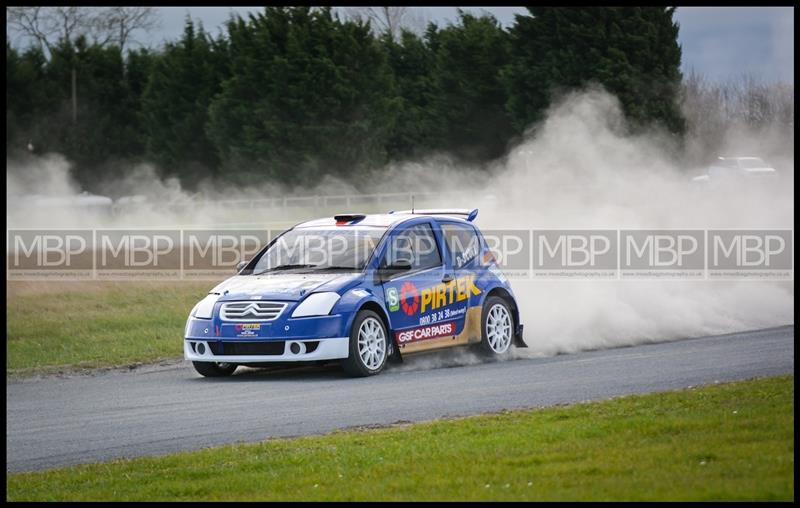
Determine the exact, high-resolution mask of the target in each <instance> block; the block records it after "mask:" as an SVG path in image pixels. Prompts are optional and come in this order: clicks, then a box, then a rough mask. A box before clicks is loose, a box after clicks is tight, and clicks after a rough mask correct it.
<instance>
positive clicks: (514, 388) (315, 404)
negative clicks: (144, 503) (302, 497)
mask: <svg viewBox="0 0 800 508" xmlns="http://www.w3.org/2000/svg"><path fill="white" fill-rule="evenodd" d="M439 355H442V353H439ZM423 358H424V357H420V356H417V357H416V358H414V359H410V360H409V361H407V362H406V364H404V365H403V366H401V367H400V368H398V367H394V368H391V369H390V370H388V371H385V372H384V373H382V374H381V375H379V376H376V377H372V378H366V379H349V378H346V377H344V375H343V374H342V373H341V371H340V370H339V369H338V368H334V367H306V368H299V369H298V368H294V369H288V370H287V369H278V370H272V371H263V370H249V371H245V372H244V373H242V374H237V375H235V376H234V377H232V378H228V379H221V380H220V379H205V378H201V377H199V376H198V375H197V374H196V373H195V372H194V370H193V369H192V368H191V365H189V364H186V363H176V364H173V365H168V366H160V367H148V368H142V369H136V370H133V371H130V372H122V371H111V372H106V373H102V374H97V375H77V376H73V377H66V378H63V377H62V378H53V377H50V378H41V379H27V380H22V381H13V380H12V381H8V382H7V385H6V402H7V409H6V460H7V466H6V467H7V471H25V470H35V469H46V468H51V467H57V466H62V465H68V464H77V463H84V462H99V461H107V460H111V459H115V458H122V457H134V456H140V455H157V454H164V453H170V452H176V451H179V450H189V449H197V448H203V447H208V446H214V445H221V444H226V443H233V442H241V441H259V440H264V439H267V438H270V437H278V436H297V435H303V434H320V433H325V432H329V431H332V430H335V429H341V428H347V427H358V426H367V425H386V424H392V423H397V422H408V421H412V422H413V421H422V420H431V419H435V418H439V417H450V416H462V415H471V414H477V413H483V412H491V411H499V410H502V409H515V408H532V407H541V406H549V405H554V404H563V403H570V402H578V401H586V400H596V399H607V398H610V397H614V396H618V395H625V394H631V393H645V392H653V391H661V390H669V389H676V388H684V387H687V386H695V385H700V384H708V383H715V382H721V381H728V380H735V379H745V378H752V377H760V376H769V375H776V374H786V373H793V372H794V326H793V325H792V326H783V327H779V328H770V329H765V330H758V331H751V332H744V333H736V334H728V335H719V336H713V337H703V338H694V339H687V340H680V341H673V342H666V343H659V344H649V345H641V346H633V347H625V348H617V349H606V350H598V351H589V352H582V353H576V354H570V355H559V356H555V357H549V358H531V359H516V360H511V361H505V362H494V363H482V364H471V365H462V366H457V367H449V368H434V369H428V370H414V369H415V368H419V369H421V368H422V366H424V365H428V364H429V363H431V361H430V355H429V358H427V359H425V360H423ZM434 359H435V357H434ZM415 365H416V366H417V367H415Z"/></svg>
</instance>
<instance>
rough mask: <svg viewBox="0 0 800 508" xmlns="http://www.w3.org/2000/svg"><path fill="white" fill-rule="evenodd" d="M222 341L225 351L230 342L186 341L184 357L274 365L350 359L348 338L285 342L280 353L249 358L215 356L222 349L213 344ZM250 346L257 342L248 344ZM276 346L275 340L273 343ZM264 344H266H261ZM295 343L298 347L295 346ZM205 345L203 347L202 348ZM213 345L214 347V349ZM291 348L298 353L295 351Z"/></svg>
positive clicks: (194, 360) (199, 359) (208, 360)
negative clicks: (314, 345)
mask: <svg viewBox="0 0 800 508" xmlns="http://www.w3.org/2000/svg"><path fill="white" fill-rule="evenodd" d="M219 342H222V346H223V348H224V345H225V343H230V342H231V341H230V340H227V341H217V340H213V339H212V340H204V339H195V338H187V339H185V340H184V341H183V357H184V358H185V359H187V360H190V361H193V362H220V363H245V364H246V363H272V362H312V361H316V360H336V359H341V358H347V356H348V355H349V352H350V349H349V346H350V338H349V337H333V338H327V339H315V340H313V341H309V340H286V341H281V342H283V352H282V353H279V354H248V355H237V354H234V355H229V354H214V352H213V349H216V350H217V351H219V348H218V347H216V346H215V344H212V343H219ZM248 342H250V343H251V344H253V343H255V342H257V341H248ZM272 342H273V344H274V341H272ZM262 343H265V342H262ZM313 343H317V344H316V348H315V349H314V350H313V351H311V352H306V349H307V348H306V345H307V344H308V345H309V348H308V349H310V345H311V344H313ZM293 344H296V345H297V346H294V347H293V346H292V345H293ZM200 345H202V347H200ZM212 346H214V347H213V348H212ZM292 349H295V350H299V351H298V352H296V353H294V352H292Z"/></svg>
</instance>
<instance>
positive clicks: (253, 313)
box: [220, 302, 287, 321]
mask: <svg viewBox="0 0 800 508" xmlns="http://www.w3.org/2000/svg"><path fill="white" fill-rule="evenodd" d="M286 305H287V304H286V303H285V302H230V303H223V304H222V310H220V317H221V318H222V319H223V320H225V321H272V320H273V319H275V318H277V317H278V316H280V314H281V312H283V309H285V308H286Z"/></svg>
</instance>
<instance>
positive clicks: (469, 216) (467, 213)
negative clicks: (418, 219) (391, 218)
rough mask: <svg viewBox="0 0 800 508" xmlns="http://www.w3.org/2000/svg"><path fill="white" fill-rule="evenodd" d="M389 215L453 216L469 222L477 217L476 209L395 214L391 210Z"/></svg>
mask: <svg viewBox="0 0 800 508" xmlns="http://www.w3.org/2000/svg"><path fill="white" fill-rule="evenodd" d="M389 213H405V214H412V215H455V216H457V217H460V218H463V219H466V220H468V221H470V222H472V221H474V220H475V217H477V216H478V209H477V208H475V209H473V210H470V209H469V208H429V209H426V210H416V209H413V210H400V211H397V212H395V211H394V210H392V211H391V212H389Z"/></svg>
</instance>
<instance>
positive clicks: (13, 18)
mask: <svg viewBox="0 0 800 508" xmlns="http://www.w3.org/2000/svg"><path fill="white" fill-rule="evenodd" d="M6 18H7V20H8V25H9V26H10V27H12V28H14V29H15V30H16V31H18V32H19V33H20V34H22V35H24V36H26V37H28V38H30V39H32V40H33V41H35V43H36V44H37V45H38V46H39V47H40V48H41V49H42V50H43V51H46V52H47V53H50V52H51V49H52V47H53V45H55V44H57V43H58V42H60V41H65V42H70V43H73V42H75V40H76V39H77V38H78V37H80V36H85V37H92V38H93V39H94V42H95V43H97V44H99V45H101V46H106V45H108V44H116V45H117V46H119V48H120V50H121V51H124V49H125V45H126V44H128V43H129V42H135V41H134V39H133V36H132V34H133V33H134V32H135V31H137V30H143V31H149V30H152V29H153V28H155V27H156V26H157V24H158V20H157V18H156V16H155V9H154V8H153V7H6Z"/></svg>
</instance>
